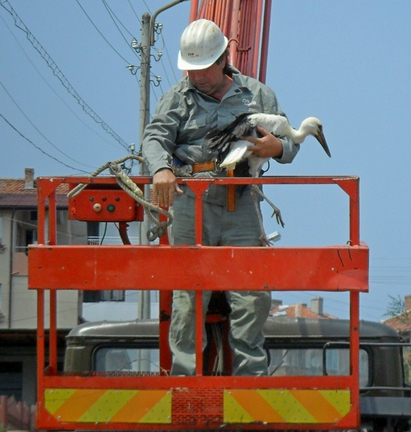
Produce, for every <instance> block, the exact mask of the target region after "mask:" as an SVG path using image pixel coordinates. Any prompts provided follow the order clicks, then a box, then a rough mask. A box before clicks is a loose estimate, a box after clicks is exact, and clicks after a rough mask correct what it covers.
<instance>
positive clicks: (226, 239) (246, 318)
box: [142, 68, 299, 375]
mask: <svg viewBox="0 0 411 432" xmlns="http://www.w3.org/2000/svg"><path fill="white" fill-rule="evenodd" d="M232 78H233V83H232V87H231V89H230V90H229V91H228V92H227V93H226V94H225V95H224V97H223V98H222V100H221V101H218V100H216V99H214V98H212V97H210V96H207V95H205V94H203V93H201V92H199V91H197V90H196V89H195V88H194V87H193V86H192V85H191V83H190V81H189V79H188V77H185V78H183V79H182V80H181V81H180V82H178V83H177V84H176V85H175V86H173V87H172V88H171V89H169V90H168V91H167V92H166V93H165V94H164V95H163V96H162V97H161V99H160V100H159V102H158V104H157V108H156V112H155V114H154V116H153V119H152V121H151V123H150V124H149V125H148V126H147V128H146V130H145V133H144V138H143V143H142V149H143V156H144V158H145V160H146V163H147V165H148V168H149V170H150V173H151V174H152V175H154V174H155V173H156V172H157V171H158V170H160V169H163V168H169V169H171V170H173V158H175V157H176V158H178V159H179V160H180V161H181V162H182V163H183V164H194V163H199V162H205V161H210V160H213V158H214V156H215V155H212V154H211V155H210V153H209V151H208V150H206V149H203V148H202V147H201V144H202V143H203V141H204V136H205V135H206V133H207V132H209V131H210V130H214V129H216V128H219V129H220V128H224V127H225V126H227V125H228V124H229V123H231V122H232V121H233V120H234V119H235V118H236V117H237V116H238V115H239V114H241V113H244V112H250V113H258V112H264V113H272V114H283V113H282V111H281V109H280V107H279V104H278V102H277V98H276V96H275V94H274V92H273V91H272V90H271V89H269V88H268V87H267V86H265V85H264V84H262V83H260V82H259V81H257V80H255V79H253V78H250V77H247V76H244V75H242V74H241V73H240V72H239V71H238V70H236V69H234V68H232ZM281 141H282V144H283V154H282V157H281V158H280V159H275V160H276V161H277V162H280V163H289V162H291V161H292V160H293V159H294V157H295V155H296V154H297V152H298V150H299V146H298V145H295V144H293V143H292V141H291V140H288V139H281ZM193 176H195V177H215V176H219V177H221V176H225V172H224V171H222V172H214V171H207V172H202V173H197V174H194V175H193ZM183 188H184V186H183V187H182V189H183ZM226 189H227V188H226V187H225V186H217V185H212V186H210V188H209V189H208V190H207V191H206V192H205V193H204V195H203V244H204V245H207V246H262V242H261V240H260V237H261V234H262V233H261V227H260V224H259V222H258V217H257V213H256V212H257V209H256V206H255V205H254V202H253V200H252V198H251V194H250V187H248V188H247V189H246V191H245V192H243V193H242V194H241V195H240V194H238V193H237V196H236V211H235V212H229V211H227V207H226V205H227V191H226ZM184 191H185V193H184V194H183V195H177V194H176V197H175V201H174V205H173V212H174V222H173V224H172V233H173V239H172V241H173V244H174V245H181V244H195V235H194V199H193V197H194V196H193V193H192V192H191V190H190V189H188V188H185V189H184ZM182 271H184V270H182ZM216 282H217V283H218V281H216ZM233 288H235V287H233ZM216 290H218V286H216ZM226 295H227V300H228V302H229V304H230V307H231V313H230V334H229V341H230V346H231V348H232V350H233V357H234V364H233V374H235V375H266V374H267V360H266V356H265V352H264V349H263V343H264V334H263V325H264V323H265V321H266V319H267V317H268V313H269V310H270V306H271V298H270V294H269V293H268V292H260V291H235V290H233V291H230V292H227V293H226ZM210 296H211V292H204V293H203V304H204V312H206V309H207V306H208V302H209V300H210ZM194 299H195V292H194V291H175V292H174V293H173V312H172V317H171V327H170V335H169V341H170V348H171V351H172V353H173V367H172V370H171V373H172V374H173V375H193V374H195V300H194ZM204 343H205V342H204Z"/></svg>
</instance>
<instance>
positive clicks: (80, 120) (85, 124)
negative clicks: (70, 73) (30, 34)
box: [0, 15, 120, 148]
mask: <svg viewBox="0 0 411 432" xmlns="http://www.w3.org/2000/svg"><path fill="white" fill-rule="evenodd" d="M0 19H1V20H2V21H3V23H4V25H5V26H6V27H7V30H8V31H9V33H10V34H11V36H12V37H13V38H14V40H15V42H16V43H17V45H18V46H19V48H20V49H21V51H22V52H23V54H24V55H25V57H26V58H27V60H28V61H29V62H30V64H31V65H32V66H33V68H34V70H35V71H36V72H37V74H38V75H39V76H40V78H41V79H42V80H43V82H44V83H45V84H46V85H47V86H48V87H49V89H50V90H51V91H52V92H53V93H54V94H55V95H56V96H57V97H58V98H59V99H60V101H61V102H62V103H63V104H64V105H65V106H66V107H67V108H68V109H69V111H70V112H71V113H72V114H73V115H74V117H76V119H77V120H78V121H79V122H80V123H82V124H83V125H84V126H85V127H86V128H87V129H89V130H90V131H91V132H93V133H94V134H96V135H97V136H98V137H99V138H100V139H102V140H103V141H105V142H106V143H107V144H109V145H110V146H112V147H117V148H120V146H118V145H117V144H115V143H112V142H110V141H108V140H107V139H106V138H105V137H103V136H102V135H100V134H99V133H98V132H97V131H95V130H94V129H93V128H91V127H90V126H89V125H88V124H87V123H85V122H84V121H83V120H82V119H81V118H80V117H79V116H78V115H77V114H76V113H75V112H74V111H73V109H72V108H71V107H70V106H69V105H68V104H67V102H66V101H65V100H64V99H63V98H62V97H61V96H60V95H59V94H58V93H57V92H56V90H54V88H53V87H52V86H51V85H50V84H49V83H48V82H47V80H46V79H45V78H44V76H43V75H42V74H41V72H40V71H39V70H38V69H37V67H36V65H35V64H34V63H33V62H32V60H31V59H30V57H29V56H28V55H27V53H26V51H25V50H24V48H23V47H22V46H21V44H20V42H19V41H18V39H17V38H16V36H15V35H14V34H13V32H12V31H11V29H10V27H9V26H8V25H7V23H6V21H4V19H3V17H2V16H1V15H0Z"/></svg>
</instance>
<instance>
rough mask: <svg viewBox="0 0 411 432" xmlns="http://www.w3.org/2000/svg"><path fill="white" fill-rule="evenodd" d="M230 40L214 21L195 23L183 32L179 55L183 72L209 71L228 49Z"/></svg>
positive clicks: (179, 62)
mask: <svg viewBox="0 0 411 432" xmlns="http://www.w3.org/2000/svg"><path fill="white" fill-rule="evenodd" d="M227 45H228V40H227V38H226V37H225V36H224V35H223V32H222V31H221V29H220V27H218V25H217V24H216V23H214V22H213V21H209V20H206V19H199V20H197V21H193V22H192V23H191V24H190V25H189V26H188V27H187V28H186V29H185V30H184V32H183V34H182V35H181V40H180V51H179V53H178V68H179V69H181V70H200V69H207V68H208V67H209V66H211V65H212V64H213V63H215V62H216V61H217V60H218V59H219V57H220V56H221V54H223V52H224V51H225V50H226V49H227Z"/></svg>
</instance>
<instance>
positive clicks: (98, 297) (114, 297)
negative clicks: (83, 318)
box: [83, 290, 125, 303]
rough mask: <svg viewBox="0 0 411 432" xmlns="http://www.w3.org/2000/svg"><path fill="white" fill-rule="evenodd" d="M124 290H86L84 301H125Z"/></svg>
mask: <svg viewBox="0 0 411 432" xmlns="http://www.w3.org/2000/svg"><path fill="white" fill-rule="evenodd" d="M124 299H125V295H124V291H123V290H104V291H94V290H93V291H91V290H90V291H84V293H83V303H98V302H101V301H124Z"/></svg>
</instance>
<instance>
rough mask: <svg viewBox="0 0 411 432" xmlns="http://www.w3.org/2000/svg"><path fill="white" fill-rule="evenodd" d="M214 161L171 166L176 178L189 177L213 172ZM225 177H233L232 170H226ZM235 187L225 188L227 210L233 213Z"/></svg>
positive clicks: (215, 166) (214, 168) (215, 165)
mask: <svg viewBox="0 0 411 432" xmlns="http://www.w3.org/2000/svg"><path fill="white" fill-rule="evenodd" d="M216 168H217V164H216V162H215V161H207V162H199V163H194V164H192V165H173V169H174V174H175V175H176V176H177V177H190V176H191V175H192V174H196V173H201V172H206V171H215V170H216ZM227 177H234V170H227ZM235 187H236V186H235V185H228V186H227V210H228V211H235Z"/></svg>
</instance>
